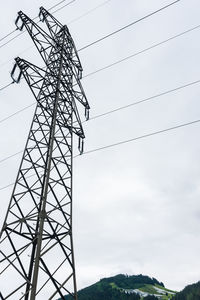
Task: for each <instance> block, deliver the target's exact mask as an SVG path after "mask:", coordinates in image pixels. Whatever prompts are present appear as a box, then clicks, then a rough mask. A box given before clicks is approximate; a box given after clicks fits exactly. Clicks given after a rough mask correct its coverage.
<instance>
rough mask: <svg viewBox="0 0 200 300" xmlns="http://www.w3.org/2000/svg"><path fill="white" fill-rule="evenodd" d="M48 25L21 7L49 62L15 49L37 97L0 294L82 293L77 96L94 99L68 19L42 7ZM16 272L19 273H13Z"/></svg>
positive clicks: (5, 243)
mask: <svg viewBox="0 0 200 300" xmlns="http://www.w3.org/2000/svg"><path fill="white" fill-rule="evenodd" d="M39 17H40V20H41V21H42V22H44V24H45V25H46V27H47V28H48V31H47V32H48V33H47V32H46V31H44V30H43V29H42V28H41V27H40V26H38V25H37V23H35V22H33V20H31V19H30V18H29V17H28V16H27V15H25V14H24V13H23V12H21V11H20V12H19V13H18V17H17V20H16V26H17V28H18V29H19V30H23V29H24V28H25V29H26V30H27V31H28V33H29V35H30V37H31V39H32V40H33V42H34V44H35V46H36V47H37V49H38V51H39V53H40V55H41V57H42V59H43V61H44V63H45V68H44V69H43V68H39V67H37V66H35V65H34V64H32V63H30V62H28V61H26V60H24V59H21V58H19V57H17V58H16V59H15V66H14V68H13V70H12V72H11V76H12V78H13V80H14V81H15V82H19V81H20V78H21V77H22V76H23V77H24V78H25V80H26V82H27V83H28V86H29V87H30V89H31V91H32V92H33V94H34V96H35V98H36V101H37V104H36V110H35V114H34V117H33V121H32V125H31V128H30V132H29V136H28V140H27V143H26V146H25V150H24V153H23V158H22V161H21V165H20V168H19V172H18V175H17V179H16V182H15V185H14V189H13V193H12V196H11V200H10V203H9V206H8V210H7V214H6V217H5V221H4V223H3V227H2V230H1V233H0V234H1V235H0V266H1V269H0V299H2V300H5V299H11V300H13V299H15V300H18V299H24V300H34V299H45V300H46V299H49V300H50V299H58V298H59V299H65V298H64V295H69V296H70V299H75V300H76V299H77V288H76V274H75V263H74V251H73V240H72V173H73V165H72V161H73V157H72V156H73V136H74V134H75V135H77V136H78V138H79V143H78V147H79V151H80V153H82V151H83V139H84V137H85V136H84V132H83V128H82V125H81V121H80V117H79V113H78V109H77V104H78V103H80V104H81V105H83V106H84V107H85V115H86V119H88V117H89V114H88V112H89V104H88V102H87V99H86V96H85V93H84V91H83V88H82V85H81V83H80V79H81V76H82V67H81V63H80V60H79V57H78V54H77V50H76V47H75V45H74V42H73V39H72V37H71V35H70V33H69V30H68V28H67V26H66V25H65V26H62V25H61V23H60V22H58V21H57V20H56V19H55V18H54V17H53V16H52V15H51V14H49V12H48V11H47V10H45V9H44V8H43V7H41V8H40V13H39ZM12 278H13V280H12Z"/></svg>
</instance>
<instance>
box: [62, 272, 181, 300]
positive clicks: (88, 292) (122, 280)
mask: <svg viewBox="0 0 200 300" xmlns="http://www.w3.org/2000/svg"><path fill="white" fill-rule="evenodd" d="M174 295H175V292H174V291H170V290H168V289H166V288H165V287H164V284H163V283H162V282H159V281H158V280H157V279H155V278H150V277H148V276H144V275H133V276H128V275H123V274H120V275H116V276H113V277H109V278H103V279H101V280H100V281H99V282H97V283H95V284H93V285H91V286H89V287H87V288H84V289H82V290H80V291H79V292H78V299H79V300H141V299H145V300H158V299H161V300H169V299H172V298H173V296H174ZM65 299H66V300H72V297H70V296H66V297H65Z"/></svg>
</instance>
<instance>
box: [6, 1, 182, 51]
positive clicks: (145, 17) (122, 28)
mask: <svg viewBox="0 0 200 300" xmlns="http://www.w3.org/2000/svg"><path fill="white" fill-rule="evenodd" d="M179 1H180V0H176V1H174V2H172V3H170V4H168V5H166V6H163V7H161V8H160V9H158V10H156V11H154V12H152V13H150V14H148V15H145V16H144V17H142V18H140V19H138V20H136V21H133V22H132V23H130V24H127V25H126V26H123V27H121V28H119V29H117V30H115V31H113V32H111V33H109V34H107V35H105V36H103V37H101V38H100V39H98V40H96V41H94V42H92V43H90V44H88V45H86V46H84V47H82V48H80V49H79V50H78V51H82V50H84V49H86V48H88V47H90V46H92V45H94V44H97V43H99V42H101V41H103V40H105V39H107V38H108V37H111V36H113V35H115V34H117V33H119V32H120V31H122V30H125V29H127V28H128V27H131V26H132V25H134V24H136V23H139V22H140V21H143V20H144V19H147V18H149V17H151V16H153V15H155V14H156V13H159V12H160V11H162V10H164V9H166V8H168V7H170V6H172V5H174V4H176V3H177V2H179ZM54 13H55V12H54ZM21 34H22V32H21ZM19 35H20V34H19ZM19 35H17V36H16V37H14V38H12V39H11V40H8V41H7V42H6V43H5V44H3V45H1V46H0V48H2V47H4V46H5V45H7V44H8V43H9V42H10V41H12V40H13V39H15V38H17V37H18V36H19Z"/></svg>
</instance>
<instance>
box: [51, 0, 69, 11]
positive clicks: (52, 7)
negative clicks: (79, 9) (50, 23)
mask: <svg viewBox="0 0 200 300" xmlns="http://www.w3.org/2000/svg"><path fill="white" fill-rule="evenodd" d="M74 1H75V0H72V1H70V2H68V3H67V4H66V5H69V4H71V3H72V2H74ZM63 2H66V0H62V1H60V2H58V3H57V4H55V5H53V6H51V7H50V8H49V9H48V10H52V9H54V8H55V7H57V6H59V5H60V4H62V3H63Z"/></svg>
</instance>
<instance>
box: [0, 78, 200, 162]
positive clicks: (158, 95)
mask: <svg viewBox="0 0 200 300" xmlns="http://www.w3.org/2000/svg"><path fill="white" fill-rule="evenodd" d="M198 83H200V79H198V80H195V81H192V82H189V83H186V84H184V85H180V86H177V87H175V88H173V89H170V90H167V91H164V92H161V93H158V94H156V95H153V96H150V97H147V98H144V99H141V100H138V101H135V102H132V103H129V104H127V105H124V106H120V107H118V108H115V109H112V110H109V111H107V112H104V113H102V114H99V115H96V116H94V117H90V119H89V120H88V121H90V120H94V119H97V118H100V117H103V116H106V115H109V114H111V113H114V112H117V111H119V110H123V109H125V108H129V107H131V106H134V105H138V104H141V103H143V102H147V101H151V100H153V99H156V98H159V97H161V96H164V95H167V94H170V93H173V92H176V91H178V90H181V89H184V88H186V87H190V86H193V85H195V84H198ZM35 103H36V102H33V103H32V104H30V105H27V106H25V107H24V108H22V109H20V110H17V111H16V112H14V113H13V114H11V115H9V116H7V117H5V118H4V119H1V120H0V124H1V123H3V122H5V121H6V120H8V119H10V118H12V117H14V116H15V115H17V114H19V113H21V112H23V111H24V110H26V109H28V108H30V107H31V106H33V105H35ZM88 121H87V122H88ZM84 122H85V121H83V122H82V123H84ZM0 163H1V161H0Z"/></svg>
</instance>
